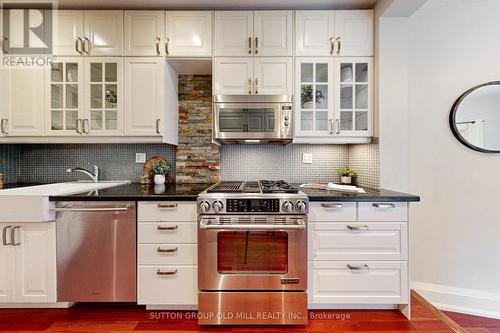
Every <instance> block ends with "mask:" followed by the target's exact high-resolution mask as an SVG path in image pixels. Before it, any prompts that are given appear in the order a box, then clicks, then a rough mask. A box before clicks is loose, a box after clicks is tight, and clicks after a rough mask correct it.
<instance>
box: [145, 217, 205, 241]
mask: <svg viewBox="0 0 500 333" xmlns="http://www.w3.org/2000/svg"><path fill="white" fill-rule="evenodd" d="M197 226H198V225H197V224H196V223H182V222H181V223H177V222H169V223H166V222H144V223H139V225H138V236H137V237H138V238H137V239H138V242H139V243H150V244H151V243H180V244H186V243H188V244H193V243H196V241H197V239H198V230H197Z"/></svg>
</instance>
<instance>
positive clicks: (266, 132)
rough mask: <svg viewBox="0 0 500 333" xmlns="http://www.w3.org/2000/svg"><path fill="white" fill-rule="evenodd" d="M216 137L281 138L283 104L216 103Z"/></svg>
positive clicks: (222, 138) (220, 138) (235, 138)
mask: <svg viewBox="0 0 500 333" xmlns="http://www.w3.org/2000/svg"><path fill="white" fill-rule="evenodd" d="M214 105H215V107H214V109H215V112H214V138H215V139H219V140H225V139H234V140H237V139H279V138H280V137H281V130H280V121H281V119H280V117H281V115H280V113H281V104H279V103H215V104H214Z"/></svg>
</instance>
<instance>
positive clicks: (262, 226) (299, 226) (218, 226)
mask: <svg viewBox="0 0 500 333" xmlns="http://www.w3.org/2000/svg"><path fill="white" fill-rule="evenodd" d="M305 228H306V224H305V223H304V222H297V224H269V225H266V224H255V225H254V224H210V222H207V221H201V222H200V229H216V230H223V229H224V230H284V229H286V230H303V229H305Z"/></svg>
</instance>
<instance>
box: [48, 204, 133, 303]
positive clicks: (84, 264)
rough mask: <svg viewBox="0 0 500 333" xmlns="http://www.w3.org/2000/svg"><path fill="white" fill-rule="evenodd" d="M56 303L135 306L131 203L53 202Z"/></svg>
mask: <svg viewBox="0 0 500 333" xmlns="http://www.w3.org/2000/svg"><path fill="white" fill-rule="evenodd" d="M54 209H55V211H56V235H57V239H56V243H57V300H58V301H59V302H134V301H136V299H137V296H136V269H137V268H136V267H137V266H136V244H137V241H136V223H135V221H136V215H135V211H136V208H135V202H89V201H87V202H57V203H56V206H55V208H54Z"/></svg>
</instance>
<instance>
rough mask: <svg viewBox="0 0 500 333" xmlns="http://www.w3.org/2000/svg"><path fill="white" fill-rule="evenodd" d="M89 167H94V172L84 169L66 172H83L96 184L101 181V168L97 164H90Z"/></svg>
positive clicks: (72, 169)
mask: <svg viewBox="0 0 500 333" xmlns="http://www.w3.org/2000/svg"><path fill="white" fill-rule="evenodd" d="M88 164H89V165H92V171H93V173H92V172H90V171H88V170H86V169H83V168H70V169H66V172H68V173H71V172H81V173H83V174H85V175H87V176H89V177H90V179H92V181H93V182H94V183H97V182H98V181H99V167H98V166H97V165H95V164H92V163H90V162H89V163H88Z"/></svg>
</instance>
